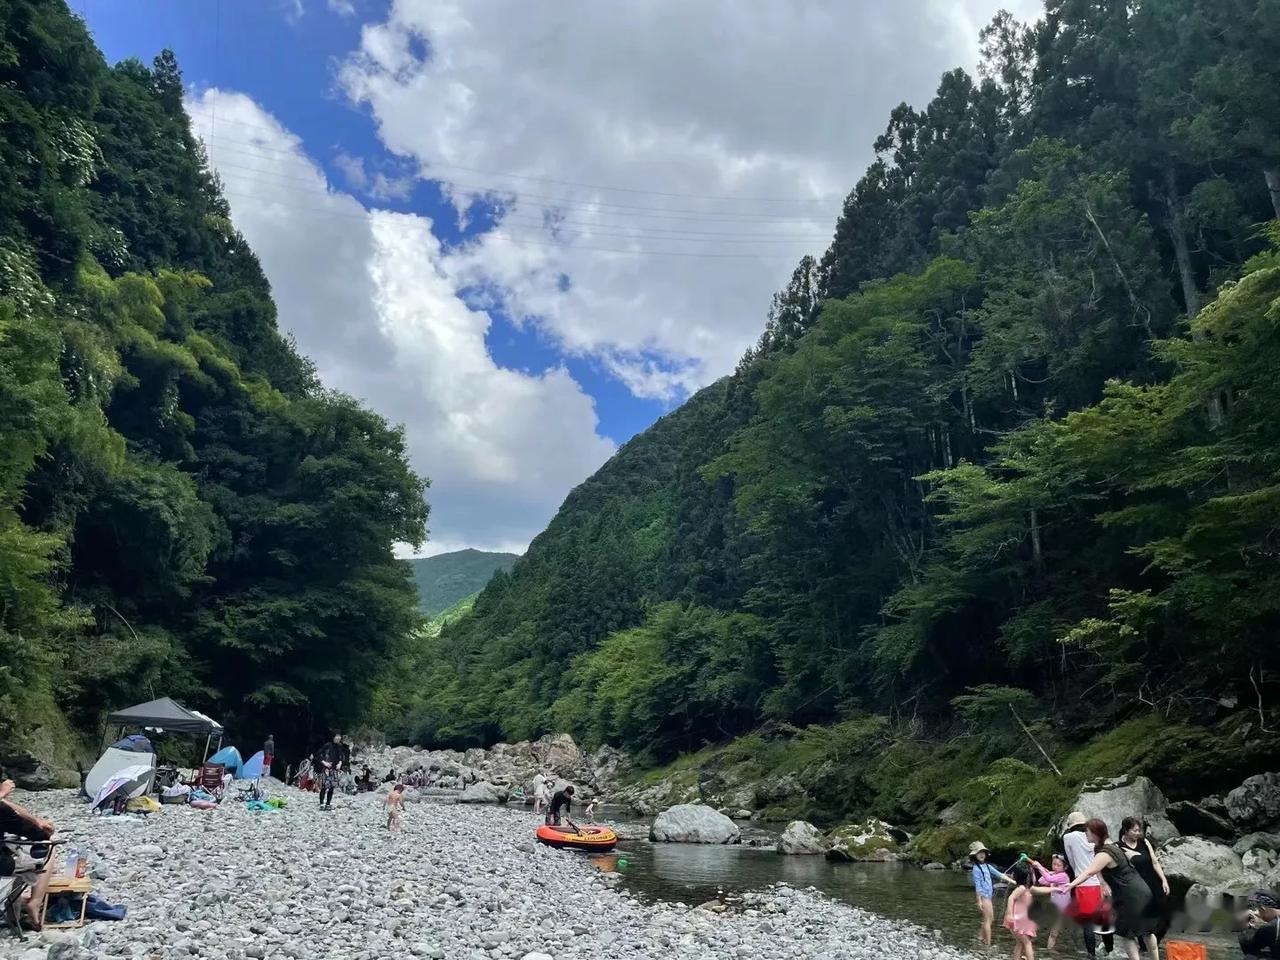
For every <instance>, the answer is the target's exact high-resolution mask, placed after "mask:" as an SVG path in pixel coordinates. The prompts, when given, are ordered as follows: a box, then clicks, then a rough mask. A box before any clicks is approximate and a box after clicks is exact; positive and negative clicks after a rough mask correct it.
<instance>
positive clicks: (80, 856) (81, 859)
mask: <svg viewBox="0 0 1280 960" xmlns="http://www.w3.org/2000/svg"><path fill="white" fill-rule="evenodd" d="M88 873H89V858H88V857H87V856H85V852H84V851H83V850H77V851H76V876H77V877H78V878H80V879H83V878H84V877H85V876H86V875H87V874H88Z"/></svg>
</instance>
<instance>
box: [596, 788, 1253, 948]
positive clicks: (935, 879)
mask: <svg viewBox="0 0 1280 960" xmlns="http://www.w3.org/2000/svg"><path fill="white" fill-rule="evenodd" d="M609 812H610V813H612V812H613V811H609ZM608 822H611V823H615V824H618V825H620V826H622V827H623V829H624V830H626V831H627V832H628V834H632V835H634V834H635V833H637V832H638V831H639V830H640V829H641V828H642V827H643V826H644V825H646V824H647V823H648V821H635V820H629V819H627V818H625V817H620V818H614V817H609V818H608ZM599 860H600V862H599V866H600V867H601V868H602V869H613V870H617V872H618V873H620V874H621V875H622V876H623V877H624V878H625V881H626V886H627V887H628V888H629V889H631V890H632V891H633V892H634V893H636V894H637V895H639V896H641V897H644V898H651V899H657V900H667V901H680V902H683V903H687V904H689V905H691V906H692V905H695V904H699V903H704V902H706V901H707V900H711V899H714V898H715V897H716V895H717V894H718V893H722V892H723V893H726V894H730V893H741V892H744V891H747V890H760V889H763V888H765V887H768V886H770V885H771V884H774V883H777V882H779V881H785V882H786V883H788V884H790V885H792V886H795V887H809V886H813V887H817V888H818V889H819V890H821V891H822V892H823V893H825V894H826V895H827V896H829V897H832V898H833V899H836V900H842V901H844V902H846V903H850V904H853V905H854V906H857V907H861V908H863V909H866V910H871V911H874V912H875V913H879V914H882V915H884V916H888V917H895V918H901V919H906V920H912V921H915V922H916V923H919V924H920V925H922V926H924V927H926V928H929V929H936V930H940V931H941V932H942V935H943V937H944V939H946V940H948V941H950V942H951V943H953V944H956V945H961V946H966V945H970V944H972V943H973V942H974V937H975V935H976V933H977V928H978V923H977V920H978V916H977V910H976V909H975V907H974V899H973V888H972V886H970V884H969V878H968V876H967V874H964V873H960V872H957V871H954V870H939V871H929V870H921V869H919V868H918V867H914V866H909V865H905V864H897V863H832V862H829V861H827V860H826V859H825V858H823V857H795V856H782V855H780V854H778V853H777V852H775V851H774V850H773V848H772V846H762V847H747V846H724V847H722V846H704V845H701V844H682V843H657V844H655V843H649V842H648V841H647V840H624V841H622V842H621V843H620V844H619V845H618V849H617V850H616V851H615V852H614V854H612V855H611V856H609V857H607V858H599ZM1000 899H1001V898H1000V895H999V892H998V891H997V900H1000ZM1002 913H1003V903H999V902H998V903H997V905H996V925H997V931H996V942H997V945H1004V946H1008V947H1010V948H1011V947H1012V940H1011V939H1010V938H1009V937H1008V935H1007V934H1006V933H1005V932H1004V931H1003V930H1000V929H998V927H999V923H1000V917H1001V915H1002ZM1033 916H1034V917H1035V918H1036V919H1037V920H1038V921H1040V922H1041V931H1042V932H1041V935H1040V937H1038V938H1037V944H1038V945H1039V946H1041V947H1043V946H1044V943H1045V940H1046V936H1047V930H1048V927H1049V926H1050V925H1051V924H1052V922H1053V914H1052V907H1051V906H1050V905H1049V904H1048V903H1047V902H1042V903H1039V902H1038V903H1037V911H1036V912H1035V913H1033ZM1178 939H1182V940H1195V941H1198V942H1202V943H1205V944H1206V946H1207V947H1208V948H1209V956H1210V958H1212V960H1227V958H1238V957H1239V956H1240V948H1239V947H1238V946H1237V945H1236V943H1235V939H1234V937H1233V936H1232V935H1230V934H1229V933H1226V932H1221V933H1215V934H1210V935H1207V936H1194V937H1193V936H1185V935H1179V937H1178ZM1042 952H1043V951H1042ZM1046 955H1047V956H1054V955H1056V956H1083V955H1084V948H1083V945H1082V942H1081V940H1080V934H1079V932H1078V931H1077V930H1076V929H1075V927H1074V925H1071V924H1068V925H1067V927H1066V928H1065V929H1064V931H1063V935H1062V938H1061V940H1060V941H1059V943H1058V947H1057V950H1056V951H1055V952H1054V953H1053V954H1048V953H1047V952H1046ZM1113 956H1118V955H1113Z"/></svg>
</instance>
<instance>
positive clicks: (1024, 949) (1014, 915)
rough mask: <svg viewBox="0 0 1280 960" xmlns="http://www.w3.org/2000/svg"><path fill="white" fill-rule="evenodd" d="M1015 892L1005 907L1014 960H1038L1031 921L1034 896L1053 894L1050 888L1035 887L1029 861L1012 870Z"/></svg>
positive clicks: (1034, 929)
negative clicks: (1011, 937)
mask: <svg viewBox="0 0 1280 960" xmlns="http://www.w3.org/2000/svg"><path fill="white" fill-rule="evenodd" d="M1009 873H1010V874H1011V875H1012V876H1013V884H1014V885H1013V890H1012V891H1010V893H1009V899H1008V900H1007V901H1006V902H1005V907H1004V926H1005V928H1006V929H1007V930H1008V931H1009V932H1010V933H1012V934H1013V939H1014V943H1013V960H1036V945H1035V939H1036V933H1037V928H1036V923H1035V921H1034V920H1032V919H1031V916H1030V913H1029V911H1030V910H1031V899H1032V895H1033V894H1037V893H1039V894H1051V893H1053V889H1052V888H1050V887H1037V886H1033V883H1034V879H1033V878H1034V874H1033V873H1032V872H1031V866H1030V864H1029V863H1028V862H1027V861H1023V860H1019V861H1018V862H1017V863H1015V864H1014V865H1013V866H1012V867H1011V868H1010V869H1009Z"/></svg>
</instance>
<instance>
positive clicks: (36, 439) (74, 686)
mask: <svg viewBox="0 0 1280 960" xmlns="http://www.w3.org/2000/svg"><path fill="white" fill-rule="evenodd" d="M0 436H3V438H4V443H3V444H0V739H10V738H16V739H18V740H19V741H21V740H22V738H23V736H24V734H26V733H29V732H30V730H31V729H32V728H33V727H34V726H38V725H39V724H41V723H48V722H51V718H56V717H59V716H63V715H65V716H66V717H69V718H70V720H71V721H72V723H73V724H74V725H75V726H76V727H77V728H79V729H81V730H85V731H89V730H92V729H93V728H94V727H95V725H96V722H97V720H98V718H99V717H100V716H101V714H102V713H103V712H104V711H105V710H107V709H110V708H118V707H121V706H125V705H127V704H129V703H131V702H135V701H137V700H146V699H151V698H152V697H154V696H158V695H162V694H165V695H172V696H175V697H179V698H182V699H184V700H185V701H186V702H188V703H190V704H191V705H192V706H197V707H201V708H204V709H207V710H209V711H213V712H216V714H217V715H218V716H220V717H221V718H222V719H223V720H224V721H225V723H226V726H227V727H228V729H230V730H233V731H235V732H236V733H237V734H241V735H248V736H253V735H255V734H256V733H259V732H263V731H266V730H268V729H273V730H274V731H275V732H276V733H277V735H278V736H279V737H280V738H281V739H282V742H283V743H284V744H288V743H291V742H292V743H295V744H300V741H302V740H304V739H305V738H308V737H309V736H311V735H312V733H313V731H314V733H315V734H320V733H322V732H324V731H325V729H326V728H327V727H329V726H331V725H345V724H349V723H354V722H357V721H359V720H362V719H363V718H364V716H365V715H366V713H367V710H368V704H369V702H370V699H371V697H372V695H373V692H374V688H375V687H376V685H377V682H378V681H379V680H380V678H381V677H382V675H383V673H384V671H385V669H386V666H387V664H388V663H389V662H390V658H391V655H392V653H393V652H394V651H395V650H396V649H398V646H399V644H400V643H401V642H402V640H403V638H404V637H405V636H407V635H408V634H409V633H410V632H411V631H412V630H413V629H415V628H416V626H417V625H418V623H419V619H420V618H419V614H418V612H417V609H416V597H415V592H414V588H413V586H412V584H411V582H410V581H409V579H408V567H407V564H405V563H403V562H402V561H398V560H396V559H395V558H394V555H393V553H392V547H393V545H394V544H395V543H397V542H407V543H420V542H421V541H422V539H423V536H424V527H425V521H426V517H427V506H426V503H425V500H424V493H425V483H424V481H423V480H422V479H420V478H419V477H417V476H415V475H414V473H413V472H412V471H411V470H410V468H409V466H408V465H407V461H406V455H405V444H404V434H403V431H402V429H401V428H399V427H395V426H392V425H390V424H388V423H386V422H385V421H384V420H383V419H382V418H381V417H379V416H377V415H376V414H375V413H373V412H371V411H369V410H368V409H365V408H364V407H362V406H361V405H360V404H359V403H357V402H356V401H355V400H353V399H351V398H350V397H346V396H343V395H341V394H337V393H334V392H332V391H329V390H326V389H325V388H324V387H323V385H322V384H321V383H320V382H319V380H318V379H317V377H316V374H315V371H314V369H313V368H312V366H311V364H310V363H309V362H308V361H307V360H306V359H305V358H304V357H301V356H300V355H299V354H298V353H297V351H296V350H295V349H294V347H293V345H292V343H291V342H290V341H289V340H288V338H286V337H285V336H283V335H282V334H281V332H280V331H279V329H278V327H277V325H276V313H275V306H274V304H273V303H272V300H271V296H270V289H269V287H268V284H267V281H266V278H265V277H264V275H263V273H262V270H261V268H260V266H259V264H258V261H257V259H256V258H255V257H254V255H253V252H252V251H251V250H250V249H249V248H248V246H247V244H246V243H245V241H244V239H243V238H242V237H241V236H240V235H239V234H238V233H237V232H236V230H235V228H234V227H233V226H232V224H231V221H230V211H229V209H228V206H227V204H226V202H225V200H224V199H223V198H222V196H221V192H220V188H219V185H218V181H217V178H216V176H215V175H214V174H213V173H212V172H211V171H210V170H209V167H208V164H207V162H206V160H205V157H204V154H203V150H202V147H201V145H200V144H199V142H198V141H197V140H196V139H195V138H194V137H193V135H192V133H191V129H190V124H189V122H188V119H187V116H186V114H185V112H184V111H183V107H182V78H181V73H180V71H179V68H178V65H177V62H176V60H175V58H174V57H173V54H172V53H170V52H168V51H165V52H163V53H162V54H160V55H159V56H158V57H157V58H156V60H155V62H154V63H153V64H152V65H151V66H150V67H148V66H145V65H144V64H142V63H140V62H138V61H136V60H128V61H125V62H122V63H120V64H118V65H116V66H115V67H113V68H112V67H108V66H107V64H106V63H105V62H104V61H103V59H102V56H101V54H100V53H99V52H98V50H97V49H96V47H95V46H94V44H93V42H92V40H91V39H90V38H89V36H88V34H87V33H86V31H85V28H84V25H83V24H82V23H81V21H80V20H79V19H77V18H76V17H75V16H73V15H72V14H71V12H70V11H69V10H68V9H67V7H66V6H65V4H63V3H57V2H46V0H13V2H9V3H5V4H4V5H3V6H2V7H0Z"/></svg>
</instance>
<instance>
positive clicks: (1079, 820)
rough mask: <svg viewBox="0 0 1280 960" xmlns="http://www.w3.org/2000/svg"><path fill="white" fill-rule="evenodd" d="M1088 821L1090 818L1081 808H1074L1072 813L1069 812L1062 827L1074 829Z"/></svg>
mask: <svg viewBox="0 0 1280 960" xmlns="http://www.w3.org/2000/svg"><path fill="white" fill-rule="evenodd" d="M1088 822H1089V818H1088V817H1086V816H1085V815H1084V814H1083V813H1081V812H1080V811H1079V810H1072V811H1071V812H1070V813H1068V814H1067V819H1066V821H1065V822H1064V823H1063V824H1062V829H1063V830H1072V829H1074V828H1075V827H1083V826H1084V825H1085V824H1086V823H1088Z"/></svg>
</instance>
